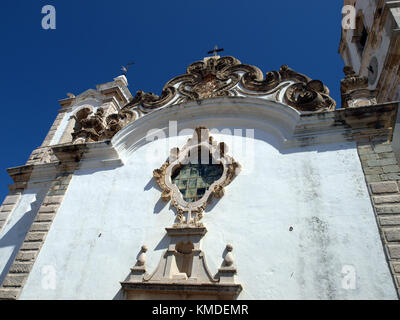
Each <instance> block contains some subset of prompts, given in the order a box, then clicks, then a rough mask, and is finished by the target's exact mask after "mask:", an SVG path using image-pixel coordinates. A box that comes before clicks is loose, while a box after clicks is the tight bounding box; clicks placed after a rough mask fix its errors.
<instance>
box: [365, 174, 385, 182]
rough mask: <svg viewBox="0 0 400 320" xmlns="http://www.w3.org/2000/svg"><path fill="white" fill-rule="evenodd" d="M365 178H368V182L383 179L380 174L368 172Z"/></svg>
mask: <svg viewBox="0 0 400 320" xmlns="http://www.w3.org/2000/svg"><path fill="white" fill-rule="evenodd" d="M365 179H366V180H367V182H368V183H372V182H379V181H382V179H381V177H380V175H379V174H366V175H365Z"/></svg>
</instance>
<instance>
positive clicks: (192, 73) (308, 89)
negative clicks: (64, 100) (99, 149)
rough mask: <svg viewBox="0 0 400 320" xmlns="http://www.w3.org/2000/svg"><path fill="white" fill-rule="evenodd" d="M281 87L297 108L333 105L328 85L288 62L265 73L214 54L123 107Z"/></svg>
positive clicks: (258, 92) (261, 93)
mask: <svg viewBox="0 0 400 320" xmlns="http://www.w3.org/2000/svg"><path fill="white" fill-rule="evenodd" d="M281 91H283V92H284V94H283V96H284V99H283V100H281V101H279V102H282V103H287V104H288V105H290V106H291V107H293V108H295V109H297V110H299V111H318V112H321V111H329V110H334V109H335V106H336V102H335V101H334V100H333V99H332V98H331V97H330V96H329V89H328V88H327V87H326V86H324V85H323V83H322V82H321V81H319V80H312V79H310V78H309V77H307V76H305V75H303V74H300V73H298V72H295V71H294V70H292V69H290V68H289V67H288V66H287V65H283V66H282V67H281V68H280V70H279V71H271V72H268V73H266V74H265V76H264V75H263V72H262V71H261V70H260V69H259V68H257V67H255V66H251V65H248V64H242V63H241V62H240V61H239V60H238V59H236V58H234V57H231V56H226V57H219V56H216V57H207V58H205V59H204V61H197V62H195V63H192V64H191V65H190V66H188V67H187V70H186V74H184V75H181V76H178V77H175V78H173V79H171V80H170V81H168V82H167V83H166V84H165V86H164V88H163V91H162V93H161V96H157V95H155V94H153V93H144V92H143V91H138V92H137V94H136V96H135V97H134V98H133V100H132V101H131V102H130V103H129V104H128V105H127V106H126V107H125V108H128V109H130V110H133V109H134V108H136V107H137V108H138V109H139V110H140V111H141V112H143V113H148V112H151V111H152V110H154V109H157V108H161V107H164V106H166V105H168V104H178V103H182V102H188V101H195V100H201V99H207V98H215V97H234V96H254V95H257V96H266V95H270V94H274V93H277V92H281ZM278 96H280V95H279V94H277V96H276V97H278ZM278 100H279V99H278Z"/></svg>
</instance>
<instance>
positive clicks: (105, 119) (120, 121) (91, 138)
mask: <svg viewBox="0 0 400 320" xmlns="http://www.w3.org/2000/svg"><path fill="white" fill-rule="evenodd" d="M73 118H75V120H76V123H75V128H74V131H73V133H72V139H73V142H74V143H79V142H95V141H101V140H105V139H110V138H112V137H113V136H114V135H115V134H116V133H117V132H118V131H120V130H121V129H122V128H124V127H125V126H126V125H127V124H128V123H130V122H131V121H133V120H135V115H134V113H133V112H132V111H130V110H125V109H124V110H121V111H120V112H119V113H115V114H111V115H108V116H106V115H105V112H104V110H103V109H102V108H99V109H98V110H97V111H96V113H95V114H93V115H92V112H91V111H90V110H89V109H88V108H84V109H82V110H80V111H78V112H77V114H76V115H75V116H73Z"/></svg>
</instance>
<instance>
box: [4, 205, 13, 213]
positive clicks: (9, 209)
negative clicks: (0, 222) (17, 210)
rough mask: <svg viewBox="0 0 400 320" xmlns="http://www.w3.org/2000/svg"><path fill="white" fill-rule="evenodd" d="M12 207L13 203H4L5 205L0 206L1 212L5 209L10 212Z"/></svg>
mask: <svg viewBox="0 0 400 320" xmlns="http://www.w3.org/2000/svg"><path fill="white" fill-rule="evenodd" d="M14 207H15V204H5V205H2V206H1V211H2V212H5V211H8V212H10V211H12V210H13V209H14Z"/></svg>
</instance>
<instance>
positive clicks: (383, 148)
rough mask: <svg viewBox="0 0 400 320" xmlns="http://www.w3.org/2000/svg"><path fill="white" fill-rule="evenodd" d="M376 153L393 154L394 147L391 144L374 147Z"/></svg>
mask: <svg viewBox="0 0 400 320" xmlns="http://www.w3.org/2000/svg"><path fill="white" fill-rule="evenodd" d="M374 151H375V152H376V153H383V152H392V151H393V149H392V146H391V145H390V144H381V145H376V146H375V147H374Z"/></svg>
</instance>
